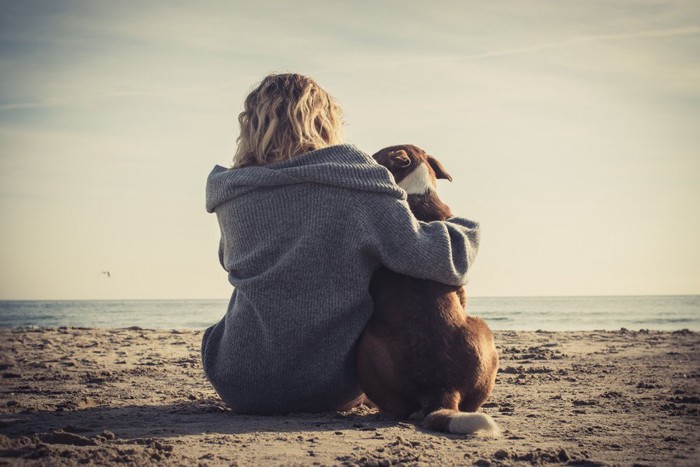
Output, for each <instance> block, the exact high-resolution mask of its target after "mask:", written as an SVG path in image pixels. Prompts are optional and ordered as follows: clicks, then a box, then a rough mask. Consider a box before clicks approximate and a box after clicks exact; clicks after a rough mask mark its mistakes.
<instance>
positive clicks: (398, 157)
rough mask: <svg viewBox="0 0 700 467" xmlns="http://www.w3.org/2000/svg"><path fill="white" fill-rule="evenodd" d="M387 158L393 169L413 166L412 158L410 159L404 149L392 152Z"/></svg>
mask: <svg viewBox="0 0 700 467" xmlns="http://www.w3.org/2000/svg"><path fill="white" fill-rule="evenodd" d="M386 156H387V158H388V159H389V163H390V164H391V166H392V167H399V168H404V167H408V166H409V165H411V158H410V157H408V153H407V152H406V151H404V150H403V149H399V150H398V151H391V152H389V153H388V154H387V155H386Z"/></svg>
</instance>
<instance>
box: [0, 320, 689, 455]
mask: <svg viewBox="0 0 700 467" xmlns="http://www.w3.org/2000/svg"><path fill="white" fill-rule="evenodd" d="M495 334H496V341H497V345H498V348H499V352H500V356H501V369H500V371H499V374H498V379H497V382H496V388H495V391H494V393H493V395H492V397H491V398H490V399H489V401H488V402H487V403H486V404H485V406H484V407H483V409H482V410H483V411H484V412H486V413H488V414H490V415H492V416H493V417H494V419H495V420H496V421H497V423H498V424H499V425H500V427H501V428H502V430H503V434H502V436H501V437H500V438H497V439H490V438H482V437H478V436H461V435H459V436H458V435H445V434H441V433H433V432H427V431H425V430H423V429H421V428H417V427H416V426H414V425H413V424H411V423H404V422H397V421H393V420H387V419H384V418H382V416H381V415H380V414H377V413H376V411H374V410H370V409H366V408H362V409H355V410H353V411H350V412H344V413H328V414H292V415H286V416H265V417H256V416H245V415H236V414H233V413H231V411H229V410H228V409H227V408H226V406H225V405H224V404H223V403H222V402H221V401H220V400H219V399H218V398H217V396H216V394H215V393H214V391H213V390H212V389H211V387H210V386H209V384H208V383H207V381H206V379H205V378H204V375H203V373H202V370H201V365H200V357H199V342H200V338H201V331H179V330H173V331H155V330H144V329H139V328H129V329H81V328H58V329H39V330H12V329H4V330H1V331H0V350H1V351H0V384H1V392H0V394H1V395H0V464H11V465H76V464H89V463H95V464H102V465H104V464H119V463H128V464H136V465H142V464H166V465H363V466H370V465H395V464H401V465H480V466H486V465H518V464H520V465H529V464H536V465H539V464H571V465H589V466H592V465H606V464H610V465H633V464H636V465H698V464H700V455H699V454H698V452H697V449H698V448H699V447H700V410H699V409H700V405H699V404H700V335H699V334H698V333H694V332H689V331H677V332H673V333H671V332H655V331H644V330H642V331H638V332H635V331H627V330H624V329H623V330H620V331H615V332H604V331H599V332H556V333H551V332H496V333H495Z"/></svg>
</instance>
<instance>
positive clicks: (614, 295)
mask: <svg viewBox="0 0 700 467" xmlns="http://www.w3.org/2000/svg"><path fill="white" fill-rule="evenodd" d="M698 296H700V293H676V294H674V293H671V294H668V293H666V294H664V293H662V294H590V295H468V296H467V299H476V298H522V299H530V298H624V297H698ZM228 300H230V297H219V298H59V299H52V298H0V302H176V301H193V302H194V301H228Z"/></svg>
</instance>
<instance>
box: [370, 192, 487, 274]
mask: <svg viewBox="0 0 700 467" xmlns="http://www.w3.org/2000/svg"><path fill="white" fill-rule="evenodd" d="M372 198H373V199H372V200H371V201H370V200H367V201H368V202H367V203H365V204H363V205H361V206H357V207H356V209H357V211H358V213H359V222H360V224H361V227H362V232H363V234H364V235H365V238H364V239H363V241H364V242H365V245H366V247H368V248H369V249H370V250H371V251H372V253H373V254H375V255H376V256H377V257H378V259H379V261H380V262H381V263H382V265H384V266H386V267H387V268H389V269H391V270H392V271H395V272H398V273H400V274H405V275H407V276H411V277H417V278H420V279H429V280H434V281H437V282H442V283H444V284H449V285H454V286H459V285H464V284H466V282H467V272H468V270H469V268H470V266H471V265H472V263H473V261H474V258H475V256H476V253H477V250H478V247H479V224H478V223H476V222H473V221H470V220H468V219H464V218H460V217H452V218H450V219H447V220H446V221H434V222H420V221H418V220H416V218H415V217H414V216H413V213H411V210H410V208H409V207H408V203H407V202H406V201H405V200H401V199H396V198H391V197H388V196H373V197H372Z"/></svg>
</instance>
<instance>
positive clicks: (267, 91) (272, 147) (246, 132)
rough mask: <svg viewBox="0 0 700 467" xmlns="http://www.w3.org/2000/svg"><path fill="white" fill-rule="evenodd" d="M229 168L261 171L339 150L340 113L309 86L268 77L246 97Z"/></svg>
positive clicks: (297, 78) (287, 77)
mask: <svg viewBox="0 0 700 467" xmlns="http://www.w3.org/2000/svg"><path fill="white" fill-rule="evenodd" d="M238 122H239V124H240V126H241V131H240V134H239V136H238V140H237V143H238V149H237V150H236V155H235V156H234V158H233V167H234V168H237V167H246V166H251V165H265V164H269V163H272V162H277V161H281V160H285V159H289V158H292V157H294V156H298V155H300V154H304V153H306V152H309V151H313V150H315V149H320V148H324V147H327V146H332V145H334V144H340V143H342V140H343V134H342V126H343V121H342V110H341V109H340V106H339V105H338V104H337V103H336V102H335V100H333V98H332V97H331V96H330V95H329V94H328V93H327V92H326V91H324V90H323V89H322V88H321V87H320V86H319V85H318V84H316V82H315V81H314V80H312V79H311V78H309V77H306V76H302V75H298V74H295V73H286V74H272V75H269V76H267V77H266V78H265V79H263V80H262V81H261V82H260V84H258V86H257V87H256V88H255V89H253V91H252V92H251V93H250V94H248V97H247V98H246V100H245V103H244V110H243V112H241V113H240V114H239V115H238Z"/></svg>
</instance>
